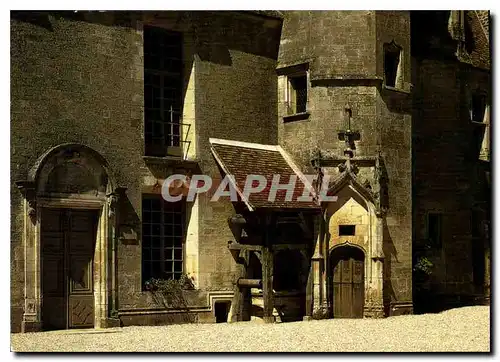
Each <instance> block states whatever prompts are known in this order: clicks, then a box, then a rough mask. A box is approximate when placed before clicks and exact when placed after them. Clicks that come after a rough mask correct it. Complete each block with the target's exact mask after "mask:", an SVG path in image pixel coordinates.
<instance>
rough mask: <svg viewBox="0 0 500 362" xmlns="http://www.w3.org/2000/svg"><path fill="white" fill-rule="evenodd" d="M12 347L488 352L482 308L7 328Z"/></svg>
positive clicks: (487, 321)
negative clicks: (381, 315)
mask: <svg viewBox="0 0 500 362" xmlns="http://www.w3.org/2000/svg"><path fill="white" fill-rule="evenodd" d="M11 350H12V351H16V352H55V351H59V352H431V351H432V352H441V351H442V352H445V351H446V352H451V351H453V352H455V351H468V352H489V351H490V308H489V307H486V306H475V307H464V308H457V309H451V310H448V311H445V312H442V313H439V314H423V315H409V316H398V317H390V318H385V319H335V320H334V319H329V320H319V321H308V322H293V323H276V324H263V323H259V322H239V323H231V324H226V323H223V324H222V323H221V324H183V325H169V326H149V327H142V326H141V327H139V326H132V327H124V328H116V329H107V330H106V329H103V330H67V331H53V332H41V333H25V334H21V333H16V334H12V335H11Z"/></svg>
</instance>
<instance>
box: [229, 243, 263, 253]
mask: <svg viewBox="0 0 500 362" xmlns="http://www.w3.org/2000/svg"><path fill="white" fill-rule="evenodd" d="M227 247H228V248H229V250H246V251H261V250H262V245H249V244H239V243H233V242H229V244H228V245H227Z"/></svg>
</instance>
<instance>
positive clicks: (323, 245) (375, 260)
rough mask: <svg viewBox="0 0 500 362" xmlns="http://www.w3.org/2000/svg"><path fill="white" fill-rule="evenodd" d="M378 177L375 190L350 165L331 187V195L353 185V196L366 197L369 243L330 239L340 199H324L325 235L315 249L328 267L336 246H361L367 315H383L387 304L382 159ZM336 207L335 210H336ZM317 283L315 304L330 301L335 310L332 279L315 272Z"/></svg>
mask: <svg viewBox="0 0 500 362" xmlns="http://www.w3.org/2000/svg"><path fill="white" fill-rule="evenodd" d="M374 166H375V169H376V173H375V179H374V182H373V184H372V186H373V191H370V190H368V189H367V188H366V187H365V186H363V185H362V184H361V183H360V182H359V180H358V178H357V177H356V175H355V174H354V172H352V170H351V169H350V168H349V167H346V169H345V170H344V171H343V172H342V173H341V174H340V175H339V176H338V177H337V178H336V179H334V180H333V181H332V182H331V183H330V184H329V187H328V189H327V195H330V196H335V195H337V194H338V195H340V194H342V193H343V190H344V189H345V188H348V189H349V192H350V193H351V195H353V196H352V197H355V198H358V200H357V201H358V203H359V202H360V201H362V202H363V203H364V204H365V205H362V206H363V207H364V208H365V209H366V212H367V213H368V220H369V221H368V229H367V230H368V231H367V238H368V240H367V243H366V245H364V246H363V245H360V244H359V243H358V242H354V241H349V240H346V241H341V240H337V241H338V242H335V243H334V240H333V239H330V238H331V236H330V231H329V230H330V219H331V218H332V217H333V215H334V214H335V213H336V212H337V211H338V210H340V209H341V205H339V208H336V207H333V208H332V206H333V204H334V203H335V202H337V201H339V200H337V201H325V202H323V210H324V214H323V219H322V222H323V223H324V224H323V225H324V226H323V227H322V230H323V232H322V235H321V236H320V242H319V243H317V248H318V250H316V251H315V253H316V254H318V255H319V254H321V255H324V256H325V258H326V260H324V259H318V260H314V262H316V263H319V264H322V265H318V266H317V269H318V270H326V269H327V268H330V267H331V260H330V259H331V257H332V255H333V254H332V253H333V252H334V251H335V250H339V249H340V248H343V247H353V248H357V249H358V250H360V251H361V252H362V253H363V255H364V267H365V273H364V275H365V283H364V288H365V294H364V295H365V300H364V315H365V316H367V317H382V316H383V315H384V306H383V288H384V283H383V263H384V254H383V242H384V241H383V219H384V217H385V212H384V211H385V208H384V207H381V202H380V199H381V193H382V191H383V186H382V184H383V176H382V175H381V173H380V172H381V167H380V162H379V160H376V162H375V165H374ZM334 210H335V211H334ZM313 278H314V284H317V287H315V288H314V290H313V304H314V306H313V308H314V309H318V310H319V309H321V308H323V309H324V308H325V306H326V305H328V307H326V308H328V309H330V310H331V308H332V307H331V305H332V301H331V300H327V299H326V298H329V297H326V298H325V296H326V295H328V294H327V290H328V288H330V286H327V284H328V285H330V283H332V280H329V279H328V278H323V277H321V275H314V276H313Z"/></svg>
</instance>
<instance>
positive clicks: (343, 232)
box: [339, 225, 356, 236]
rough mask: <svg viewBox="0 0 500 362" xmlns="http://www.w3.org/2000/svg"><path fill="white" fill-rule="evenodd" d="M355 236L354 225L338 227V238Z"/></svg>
mask: <svg viewBox="0 0 500 362" xmlns="http://www.w3.org/2000/svg"><path fill="white" fill-rule="evenodd" d="M353 235H356V225H339V236H353Z"/></svg>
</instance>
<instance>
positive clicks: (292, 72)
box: [278, 63, 311, 123]
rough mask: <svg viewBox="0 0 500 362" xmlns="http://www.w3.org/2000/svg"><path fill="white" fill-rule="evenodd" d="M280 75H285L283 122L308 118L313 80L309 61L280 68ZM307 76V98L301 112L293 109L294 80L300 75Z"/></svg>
mask: <svg viewBox="0 0 500 362" xmlns="http://www.w3.org/2000/svg"><path fill="white" fill-rule="evenodd" d="M278 75H279V76H281V77H284V85H285V89H284V98H283V100H282V101H283V103H284V105H285V114H284V115H283V122H284V123H287V122H293V121H299V120H304V119H308V118H309V115H310V111H309V95H310V92H311V80H310V73H309V63H302V64H296V65H293V66H288V67H285V68H281V69H278ZM304 76H305V77H306V97H305V98H306V100H305V109H304V110H303V111H301V112H297V110H292V109H291V108H292V106H291V101H292V97H293V95H292V92H293V85H292V80H293V79H297V78H299V77H304Z"/></svg>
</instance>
